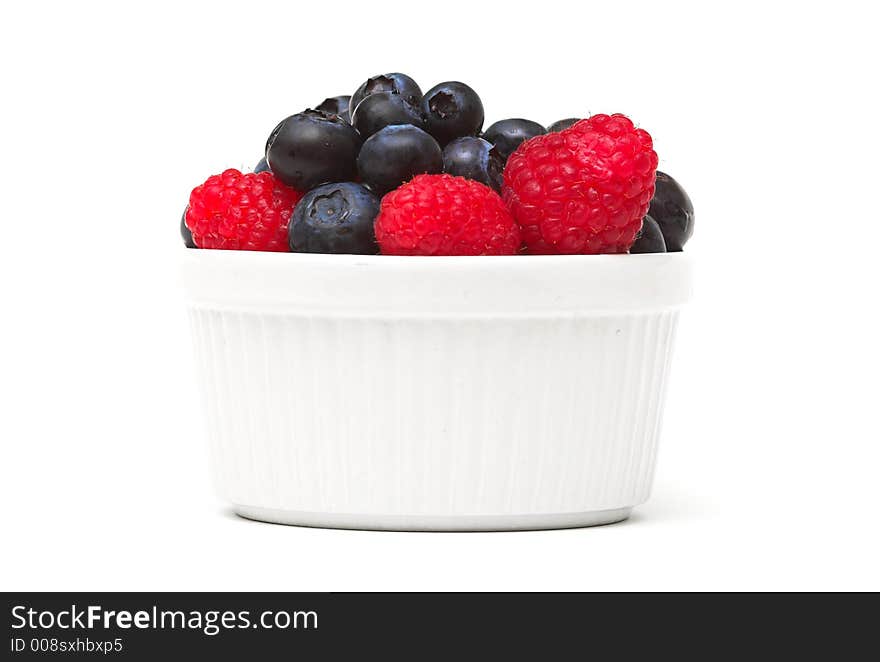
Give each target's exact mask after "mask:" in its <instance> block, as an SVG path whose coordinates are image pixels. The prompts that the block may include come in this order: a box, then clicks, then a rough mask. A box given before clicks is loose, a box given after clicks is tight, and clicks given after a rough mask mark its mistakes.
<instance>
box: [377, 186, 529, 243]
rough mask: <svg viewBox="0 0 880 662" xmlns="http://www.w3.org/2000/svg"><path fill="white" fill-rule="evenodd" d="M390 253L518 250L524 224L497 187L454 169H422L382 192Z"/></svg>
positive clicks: (380, 236) (382, 225) (380, 234)
mask: <svg viewBox="0 0 880 662" xmlns="http://www.w3.org/2000/svg"><path fill="white" fill-rule="evenodd" d="M376 240H377V241H378V242H379V248H381V250H382V253H384V254H385V255H513V254H514V253H516V252H517V251H518V250H519V247H520V235H519V228H518V227H517V225H516V222H515V221H514V220H513V216H511V215H510V212H509V211H507V207H505V206H504V202H503V201H502V200H501V196H499V195H498V194H497V193H495V191H493V190H492V189H490V188H489V187H488V186H485V185H484V184H480V183H479V182H475V181H471V180H470V179H465V178H464V177H453V176H452V175H418V176H416V177H413V179H412V180H410V181H409V182H407V183H406V184H404V185H403V186H401V187H399V188H397V189H395V190H393V191H391V193H388V194H387V195H386V196H385V197H384V198H382V205H381V207H380V209H379V215H378V216H377V217H376Z"/></svg>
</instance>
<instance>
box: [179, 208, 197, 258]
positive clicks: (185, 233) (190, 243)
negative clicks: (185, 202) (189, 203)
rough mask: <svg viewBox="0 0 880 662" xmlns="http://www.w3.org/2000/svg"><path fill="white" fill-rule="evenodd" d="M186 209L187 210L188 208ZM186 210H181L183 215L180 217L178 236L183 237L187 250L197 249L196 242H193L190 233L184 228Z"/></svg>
mask: <svg viewBox="0 0 880 662" xmlns="http://www.w3.org/2000/svg"><path fill="white" fill-rule="evenodd" d="M186 209H189V207H187V208H186ZM186 209H184V210H183V215H182V216H181V217H180V236H181V237H183V243H184V244H186V247H187V248H198V246H196V242H194V241H193V235H192V232H190V231H189V228H188V227H186Z"/></svg>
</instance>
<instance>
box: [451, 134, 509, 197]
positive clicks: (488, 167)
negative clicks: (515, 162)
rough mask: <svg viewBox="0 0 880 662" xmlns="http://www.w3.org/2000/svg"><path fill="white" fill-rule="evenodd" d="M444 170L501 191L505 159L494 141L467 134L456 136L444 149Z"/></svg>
mask: <svg viewBox="0 0 880 662" xmlns="http://www.w3.org/2000/svg"><path fill="white" fill-rule="evenodd" d="M443 172H445V173H447V174H450V175H458V176H459V177H467V178H468V179H473V180H474V181H477V182H481V183H483V184H485V185H486V186H491V187H492V188H493V189H495V190H496V191H498V192H499V193H500V192H501V182H502V179H503V177H502V173H503V172H504V159H503V158H501V155H500V154H499V153H498V147H497V146H493V145H492V143H490V142H488V141H486V140H483V139H482V138H476V137H474V136H465V137H464V138H456V139H455V140H453V141H452V142H451V143H449V144H448V145H446V147H445V148H444V149H443Z"/></svg>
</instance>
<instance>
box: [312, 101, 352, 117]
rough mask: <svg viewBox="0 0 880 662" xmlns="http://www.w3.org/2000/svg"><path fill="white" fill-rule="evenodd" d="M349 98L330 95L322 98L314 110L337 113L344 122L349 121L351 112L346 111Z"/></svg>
mask: <svg viewBox="0 0 880 662" xmlns="http://www.w3.org/2000/svg"><path fill="white" fill-rule="evenodd" d="M350 100H351V97H350V96H342V97H330V98H329V99H324V100H323V101H322V102H321V103H320V104H318V105H317V106H316V107H315V110H321V111H324V112H325V113H330V114H331V115H338V116H339V117H341V118H342V119H344V120H345V121H346V122H351V113H349V112H348V111H349V105H348V104H349V101H350Z"/></svg>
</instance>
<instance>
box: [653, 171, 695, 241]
mask: <svg viewBox="0 0 880 662" xmlns="http://www.w3.org/2000/svg"><path fill="white" fill-rule="evenodd" d="M648 214H650V216H651V218H653V219H654V220H655V221H657V225H659V226H660V231H661V232H662V233H663V238H664V239H665V240H666V250H668V251H670V252H671V251H680V250H681V249H682V248H683V247H684V245H685V243H687V240H688V239H690V238H691V235H692V234H693V233H694V206H693V204H691V199H690V198H689V197H688V194H687V193H685V191H684V189H683V188H682V187H681V185H680V184H679V183H678V182H677V181H675V180H674V179H673V178H672V177H670V176H669V175H667V174H666V173H665V172H660V171H659V170H658V171H657V188H656V189H655V190H654V197H653V199H652V200H651V207H650V208H649V209H648Z"/></svg>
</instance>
